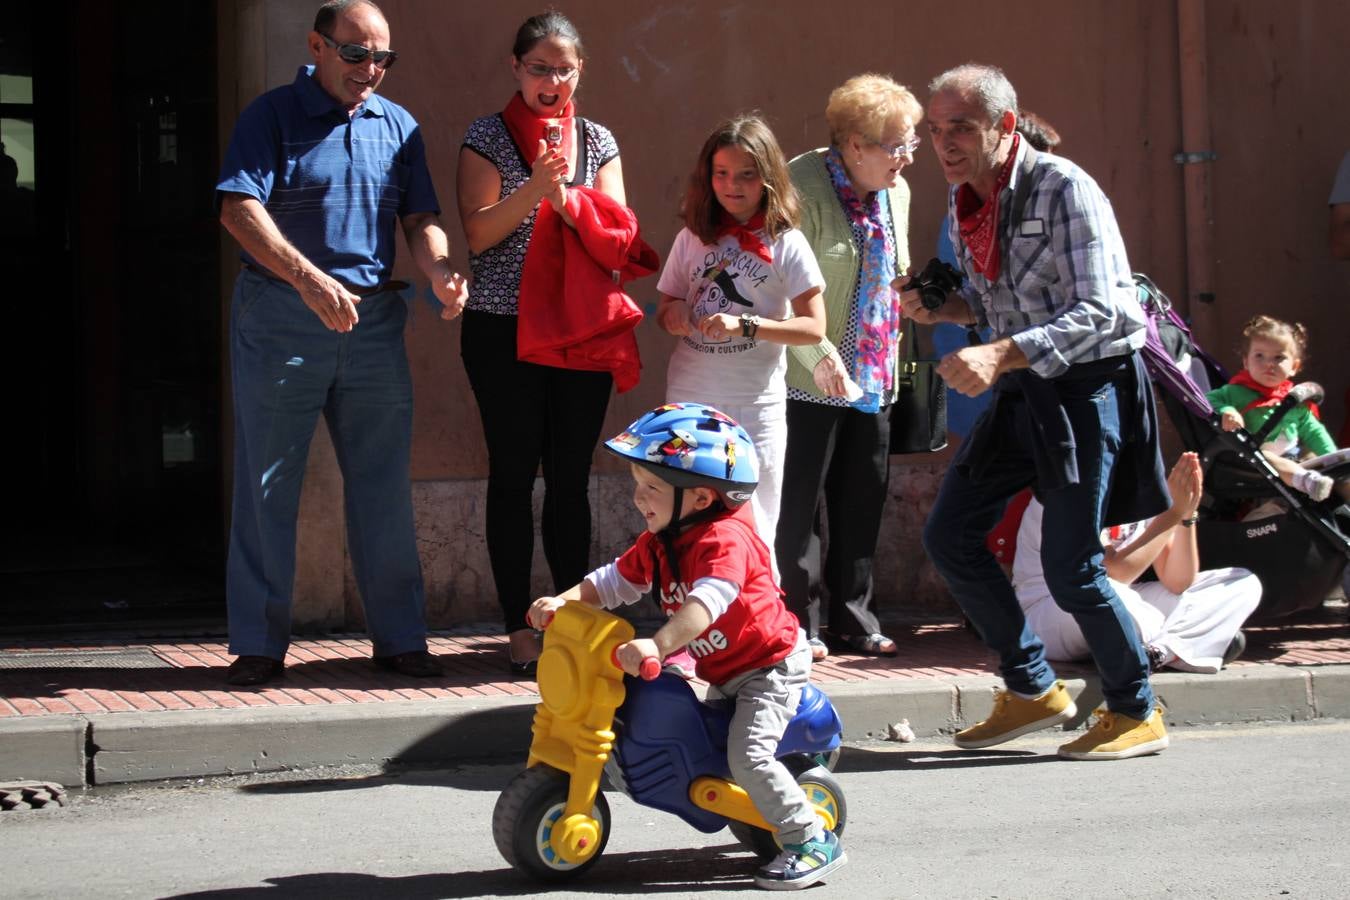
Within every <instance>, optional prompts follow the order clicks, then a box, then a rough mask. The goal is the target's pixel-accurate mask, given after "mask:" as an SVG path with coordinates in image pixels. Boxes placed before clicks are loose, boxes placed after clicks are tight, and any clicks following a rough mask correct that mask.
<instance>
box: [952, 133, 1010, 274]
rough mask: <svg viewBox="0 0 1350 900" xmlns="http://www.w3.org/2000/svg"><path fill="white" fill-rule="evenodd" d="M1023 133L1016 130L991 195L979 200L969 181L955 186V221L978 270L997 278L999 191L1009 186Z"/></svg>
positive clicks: (998, 258)
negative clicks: (982, 201)
mask: <svg viewBox="0 0 1350 900" xmlns="http://www.w3.org/2000/svg"><path fill="white" fill-rule="evenodd" d="M1020 142H1021V135H1019V134H1013V140H1012V148H1011V149H1009V150H1008V158H1007V159H1006V160H1004V162H1003V168H1002V169H1001V170H1000V171H999V173H998V181H997V182H996V183H995V184H994V189H993V190H992V191H990V192H989V197H988V199H986V200H985V201H984V203H983V204H981V203H980V198H979V196H977V195H976V193H975V189H974V188H972V187H971V186H970V183H969V182H967V183H966V184H963V185H961V186H960V187H959V188H957V189H956V222H957V225H958V226H959V227H960V230H961V240H962V241H964V242H965V245H966V246H967V247H969V248H970V256H971V260H972V262H973V263H974V265H975V271H976V272H979V273H980V274H981V275H983V276H984V277H985V278H987V279H989V280H990V281H996V280H997V279H998V271H999V266H1000V264H1001V262H1002V257H1001V256H1000V255H999V252H998V204H999V195H1000V194H1002V193H1003V189H1004V188H1005V187H1007V186H1008V181H1009V179H1011V178H1012V170H1013V163H1014V162H1015V161H1016V160H1017V145H1018V144H1019V143H1020Z"/></svg>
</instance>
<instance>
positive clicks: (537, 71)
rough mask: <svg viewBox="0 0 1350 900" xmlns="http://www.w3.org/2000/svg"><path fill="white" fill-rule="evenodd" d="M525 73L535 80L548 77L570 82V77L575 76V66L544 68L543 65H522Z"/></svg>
mask: <svg viewBox="0 0 1350 900" xmlns="http://www.w3.org/2000/svg"><path fill="white" fill-rule="evenodd" d="M522 65H524V66H525V71H526V72H529V73H530V74H531V75H533V76H534V77H535V78H547V77H548V76H550V75H556V76H558V80H559V81H571V80H572V76H573V75H575V74H577V67H576V66H546V65H544V64H543V63H533V62H530V63H523V64H522Z"/></svg>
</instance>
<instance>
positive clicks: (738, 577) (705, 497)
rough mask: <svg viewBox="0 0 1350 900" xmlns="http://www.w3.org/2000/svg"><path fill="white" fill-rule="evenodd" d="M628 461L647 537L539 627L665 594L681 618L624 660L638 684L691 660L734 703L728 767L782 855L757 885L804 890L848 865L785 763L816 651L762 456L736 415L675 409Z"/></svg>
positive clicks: (617, 441) (620, 442)
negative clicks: (758, 505) (763, 532)
mask: <svg viewBox="0 0 1350 900" xmlns="http://www.w3.org/2000/svg"><path fill="white" fill-rule="evenodd" d="M605 447H606V449H608V450H609V451H610V452H612V453H614V454H616V455H617V456H619V457H621V458H623V459H625V460H627V461H628V462H629V468H630V470H631V472H632V476H633V481H634V482H635V483H636V486H635V488H634V491H633V503H634V505H636V506H637V508H638V511H639V512H641V513H642V516H643V518H644V519H645V520H646V527H647V530H646V532H644V533H643V534H641V535H639V536H638V539H637V541H636V542H635V543H634V544H633V546H632V547H631V548H629V549H628V551H626V552H625V553H624V554H623V555H622V556H620V557H619V558H618V559H617V560H615V561H614V562H612V563H610V564H609V565H605V566H601V567H600V568H599V569H596V570H595V571H594V572H592V573H591V574H589V575H587V576H586V577H585V578H584V579H583V580H582V581H581V583H580V584H578V585H576V586H575V587H573V588H571V589H569V590H567V591H564V592H563V593H562V594H561V595H559V596H557V597H540V598H539V599H538V600H536V601H534V604H533V605H532V606H531V607H530V610H529V620H530V623H531V624H532V625H534V627H536V628H542V627H544V626H546V625H547V624H548V622H549V620H550V619H551V618H552V617H553V613H554V612H555V611H556V610H557V609H558V608H559V607H561V606H562V605H563V604H564V603H568V602H573V603H575V602H581V603H587V604H589V605H591V606H599V607H604V608H605V609H614V608H617V607H620V606H625V605H628V604H632V603H636V602H637V601H638V600H640V599H641V598H642V596H643V595H644V594H645V593H646V592H647V591H649V590H652V589H653V587H655V588H656V594H657V599H658V600H659V601H660V604H661V608H662V610H663V611H664V612H665V613H666V615H667V616H669V618H668V619H667V620H666V622H665V624H664V625H662V626H661V628H660V629H659V630H658V631H657V632H656V634H655V635H653V636H652V637H650V638H639V639H636V640H632V641H629V642H628V643H625V644H620V645H619V647H618V651H617V652H618V661H619V663H620V665H622V666H623V669H624V671H625V672H628V673H629V674H630V675H636V674H637V673H638V671H639V669H640V668H641V666H642V663H643V661H644V660H645V659H647V658H648V657H655V658H657V659H662V658H664V657H666V656H668V655H670V654H671V653H672V652H673V651H675V650H677V649H679V648H681V647H687V649H688V650H689V652H690V653H691V654H692V655H693V656H694V657H695V659H696V660H697V662H696V667H697V671H698V675H699V677H700V678H703V679H704V680H706V681H707V682H708V683H709V689H708V694H709V696H710V697H723V698H728V699H731V698H734V702H735V713H734V714H733V715H732V719H731V727H730V730H729V731H728V734H727V763H728V765H729V767H730V769H731V774H732V776H733V777H734V778H735V780H736V783H737V784H738V785H740V786H741V787H742V788H744V789H745V791H746V793H748V794H749V795H750V799H751V800H752V801H753V802H754V804H755V809H757V810H759V812H760V814H761V815H763V816H764V818H765V819H766V820H767V822H768V823H769V825H770V826H771V827H773V828H775V829H777V832H778V840H779V843H780V844H781V845H782V847H783V852H782V853H780V854H779V855H778V856H777V857H776V858H775V859H774V860H773V861H772V862H770V863H768V864H767V865H764V866H761V867H760V868H759V870H758V871H757V872H756V874H755V884H756V885H758V886H759V887H762V888H768V889H777V890H782V889H796V888H803V887H806V886H807V885H810V884H814V883H815V882H817V881H819V880H820V879H821V878H823V877H824V876H825V875H827V874H828V873H830V872H831V871H833V870H834V869H837V868H838V867H839V866H841V865H843V863H844V861H845V856H844V849H843V846H842V845H841V844H840V842H839V838H838V837H837V836H836V835H835V834H834V832H832V831H830V830H829V829H827V828H824V827H822V825H821V823H820V821H819V819H818V818H817V817H816V814H815V812H814V810H813V808H812V806H811V804H810V803H809V802H808V800H807V798H806V795H805V793H803V791H802V789H801V787H800V786H798V784H797V782H796V780H795V779H794V778H793V776H792V773H791V772H790V771H788V769H787V767H786V766H784V765H783V763H781V762H779V761H778V760H777V759H776V758H775V755H776V754H775V751H776V750H777V747H778V742H779V741H780V740H782V737H783V731H784V730H785V729H786V728H787V724H788V722H789V721H791V719H792V716H793V714H794V713H795V712H796V709H797V704H798V703H799V702H800V700H801V693H802V687H803V686H804V685H805V684H806V683H807V681H808V680H809V679H810V675H811V649H810V647H809V646H808V645H807V643H806V633H805V632H804V631H803V630H802V628H801V626H800V625H799V624H798V623H797V618H796V616H794V615H793V614H792V613H791V612H789V611H788V609H787V607H786V606H784V605H783V593H782V591H781V590H779V588H778V585H777V584H776V583H775V582H774V578H773V570H772V567H771V565H770V561H769V547H768V545H767V544H766V543H765V542H764V541H763V539H761V538H760V536H759V534H758V532H757V531H756V527H755V518H754V515H753V513H752V511H751V507H750V505H749V503H748V502H747V501H749V499H750V497H751V495H752V494H753V493H754V491H755V486H756V485H757V483H758V482H759V463H758V459H757V454H756V450H755V445H754V443H753V442H752V441H751V440H750V437H749V435H748V434H747V433H746V431H745V429H744V428H742V427H741V426H740V425H738V424H736V422H734V421H733V420H732V419H730V418H729V417H727V416H726V415H725V414H724V413H721V412H719V411H717V410H716V409H713V408H712V407H710V406H705V405H703V404H701V403H668V404H666V405H665V406H660V407H657V408H656V409H654V410H652V411H651V412H648V413H646V414H645V415H643V416H642V417H641V418H639V419H638V420H637V421H636V422H634V423H633V424H632V425H629V426H628V428H627V429H626V430H625V431H624V432H623V433H622V434H620V435H618V436H617V437H615V438H613V439H611V440H608V441H606V442H605Z"/></svg>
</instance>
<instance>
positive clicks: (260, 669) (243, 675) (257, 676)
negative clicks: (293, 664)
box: [225, 656, 286, 685]
mask: <svg viewBox="0 0 1350 900" xmlns="http://www.w3.org/2000/svg"><path fill="white" fill-rule="evenodd" d="M285 668H286V666H285V665H284V664H283V663H282V662H281V660H279V659H273V658H272V657H270V656H241V657H239V658H238V659H236V660H235V661H234V662H232V663H230V667H229V668H228V669H226V670H225V683H226V684H238V685H250V684H264V683H266V682H268V681H271V680H272V679H273V678H276V677H277V676H278V675H280V674H281V673H282V671H283V670H284V669H285Z"/></svg>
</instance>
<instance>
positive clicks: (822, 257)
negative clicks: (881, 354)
mask: <svg viewBox="0 0 1350 900" xmlns="http://www.w3.org/2000/svg"><path fill="white" fill-rule="evenodd" d="M826 152H827V150H826V149H820V150H809V151H807V152H806V153H803V154H802V155H801V156H798V157H797V158H796V159H794V160H792V162H790V163H788V171H789V172H790V173H791V175H792V183H793V184H794V185H796V187H797V193H798V195H799V196H800V198H801V208H802V223H801V226H800V230H801V232H802V234H804V235H806V241H807V243H809V244H810V245H811V251H812V252H813V253H815V255H816V262H817V263H818V264H819V265H820V273H821V275H823V276H824V277H825V337H824V339H823V340H821V342H820V343H819V344H812V345H810V346H805V347H788V370H787V383H788V387H794V388H799V389H800V390H803V391H808V392H810V393H812V394H815V395H816V396H821V394H820V391H818V390H816V383H815V380H814V379H813V378H812V377H811V372H812V370H814V369H815V367H816V363H818V362H820V361H821V360H822V359H824V358H825V357H826V356H828V355H829V354H830V353H832V352H834V350H835V345H836V344H838V342H839V341H841V340H843V337H844V328H845V327H846V326H847V325H848V317H849V311H850V308H851V307H852V305H853V295H854V292H855V290H856V288H857V286H858V273H859V271H860V270H861V268H862V257H861V255H859V253H858V247H857V245H856V244H854V243H853V229H852V228H851V227H850V226H849V222H848V219H847V217H845V215H844V207H843V206H841V205H840V203H839V196H838V195H837V194H836V193H835V192H834V184H833V183H831V181H830V173H829V171H828V170H827V169H826V168H825V154H826ZM886 193H887V194H888V195H889V197H890V202H891V222H892V225H893V228H894V234H893V237H894V239H895V240H894V243H895V271H896V273H897V274H898V273H903V272H904V271H905V270H906V269H907V268H909V185H907V184H905V180H904V179H903V178H901V179H900V183H899V184H897V185H896V186H895V187H893V188H891V189H889V190H888V191H887V192H886ZM897 340H898V337H897ZM854 349H855V348H852V347H849V348H847V349H846V350H844V351H841V352H840V354H839V355H840V357H841V358H842V359H843V361H844V368H845V369H849V368H850V367H851V366H852V364H853V352H854ZM896 376H897V378H898V376H899V359H898V358H897V360H896ZM893 399H895V396H894V394H892V395H891V396H890V397H887V398H886V402H887V403H889V402H890V401H891V400H893Z"/></svg>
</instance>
